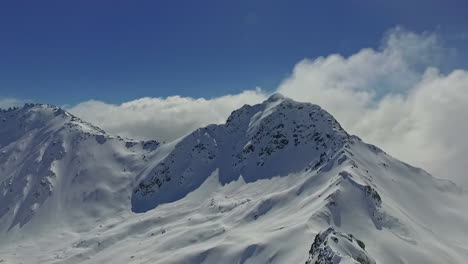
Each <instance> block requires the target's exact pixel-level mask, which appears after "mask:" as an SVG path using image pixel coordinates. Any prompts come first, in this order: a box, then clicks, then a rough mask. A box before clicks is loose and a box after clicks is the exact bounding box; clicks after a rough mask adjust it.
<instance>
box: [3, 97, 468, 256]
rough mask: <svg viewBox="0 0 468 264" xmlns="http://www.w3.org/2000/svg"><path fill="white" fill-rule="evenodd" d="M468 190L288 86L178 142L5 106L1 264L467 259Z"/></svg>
mask: <svg viewBox="0 0 468 264" xmlns="http://www.w3.org/2000/svg"><path fill="white" fill-rule="evenodd" d="M155 114H157V113H155ZM155 138H157V135H155ZM467 198H468V195H467V193H466V191H465V190H463V189H461V188H460V187H458V186H456V185H455V184H454V183H452V182H449V181H446V180H440V179H436V178H434V177H432V176H431V175H430V174H428V173H427V172H425V171H424V170H422V169H419V168H415V167H412V166H410V165H408V164H406V163H403V162H401V161H398V160H396V159H394V158H393V157H391V156H390V155H388V154H386V153H385V152H384V151H383V150H381V149H379V148H378V147H375V146H373V145H370V144H366V143H364V142H363V141H361V140H360V139H359V138H358V137H357V136H353V135H349V134H348V133H347V132H346V131H345V130H344V129H343V128H342V127H341V126H340V124H339V123H338V122H337V121H336V120H335V119H334V118H333V116H331V115H330V114H329V113H327V112H326V111H325V110H323V109H322V108H321V107H319V106H317V105H313V104H309V103H299V102H295V101H293V100H291V99H288V98H285V97H283V96H281V95H279V94H275V95H272V96H271V97H270V98H269V99H268V100H266V101H265V102H263V103H261V104H258V105H253V106H250V105H245V106H243V107H242V108H240V109H238V110H236V111H234V112H233V113H232V114H231V116H230V117H229V118H228V120H227V121H226V123H225V124H221V125H210V126H207V127H204V128H200V129H197V130H196V131H194V132H193V133H191V134H189V135H187V136H185V137H183V138H180V139H178V140H175V141H174V142H169V143H160V142H157V141H145V142H141V141H134V140H130V139H124V138H120V137H118V136H112V135H109V134H107V133H106V132H104V131H102V130H101V129H99V128H97V127H95V126H93V125H91V124H89V123H86V122H85V121H83V120H80V119H78V118H76V117H74V116H73V115H71V114H69V113H67V112H66V111H64V110H62V109H60V108H57V107H55V106H49V105H25V106H24V107H23V108H19V109H12V110H9V111H5V110H3V111H1V112H0V263H2V264H3V263H27V264H28V263H57V264H58V263H187V264H191V263H197V264H198V263H207V264H208V263H213V264H215V263H216V264H218V263H281V264H284V263H306V264H311V263H324V264H325V263H361V264H362V263H369V264H373V263H465V262H466V259H468V213H467V212H468V210H467V209H468V206H467V205H466V201H468V200H467Z"/></svg>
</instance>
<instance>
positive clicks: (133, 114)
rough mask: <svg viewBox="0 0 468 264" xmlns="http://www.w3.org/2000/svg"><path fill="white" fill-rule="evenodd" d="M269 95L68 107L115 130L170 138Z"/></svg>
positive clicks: (247, 93)
mask: <svg viewBox="0 0 468 264" xmlns="http://www.w3.org/2000/svg"><path fill="white" fill-rule="evenodd" d="M265 98H266V97H265V94H264V93H263V92H262V91H261V90H260V89H256V90H251V91H245V92H242V93H240V94H236V95H226V96H222V97H217V98H213V99H204V98H199V99H194V98H189V97H180V96H170V97H167V98H149V97H145V98H141V99H138V100H134V101H130V102H126V103H123V104H121V105H112V104H106V103H104V102H100V101H87V102H84V103H80V104H78V105H76V106H74V107H73V108H70V109H68V110H69V111H70V112H71V113H73V114H74V115H76V116H78V117H81V118H83V119H84V120H86V121H89V122H91V123H93V124H96V125H98V126H100V127H101V128H103V129H104V130H106V131H107V132H109V133H111V134H116V135H120V136H124V137H128V138H134V139H157V140H161V141H170V140H174V139H176V138H178V137H181V136H184V135H186V134H188V133H190V132H192V131H193V130H195V129H197V128H199V127H203V126H206V125H209V124H213V123H215V124H219V123H223V122H225V121H226V119H227V118H228V116H229V114H230V113H231V112H232V111H233V110H235V109H237V108H240V107H242V106H243V105H244V104H256V103H259V102H261V101H263V100H264V99H265Z"/></svg>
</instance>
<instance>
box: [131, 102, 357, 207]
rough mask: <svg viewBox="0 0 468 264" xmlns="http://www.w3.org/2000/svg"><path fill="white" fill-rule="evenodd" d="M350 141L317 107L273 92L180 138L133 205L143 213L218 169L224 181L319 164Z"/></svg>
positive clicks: (190, 188)
mask: <svg viewBox="0 0 468 264" xmlns="http://www.w3.org/2000/svg"><path fill="white" fill-rule="evenodd" d="M349 140H350V137H349V135H348V134H347V133H346V132H345V131H344V130H343V129H342V128H341V126H340V125H339V124H338V122H337V121H336V120H335V119H334V118H333V117H332V116H331V115H330V114H328V113H327V112H326V111H324V110H322V109H321V108H320V107H319V106H317V105H312V104H307V103H297V102H294V101H292V100H290V99H286V98H284V97H282V96H280V95H273V96H272V97H270V98H269V99H268V100H267V101H265V102H264V103H262V104H259V105H255V106H249V105H245V106H243V107H242V108H240V109H239V110H236V111H234V112H233V113H232V114H231V116H230V117H229V118H228V119H227V122H226V124H225V125H211V126H208V127H205V128H200V129H198V130H196V131H195V132H194V133H192V134H190V135H188V136H187V137H186V138H184V139H183V140H182V141H180V142H179V143H178V144H177V145H176V147H175V149H174V151H173V152H172V153H170V154H169V155H168V156H167V158H165V159H164V160H163V161H162V162H161V163H159V164H157V166H156V167H155V168H154V169H153V170H152V171H151V172H150V173H149V174H148V175H146V177H145V178H143V179H142V181H141V182H140V183H139V185H138V186H137V187H136V188H135V190H134V195H133V197H132V206H133V208H134V211H136V212H142V211H147V210H148V209H152V208H154V207H156V206H157V205H158V204H160V203H167V202H173V201H175V200H178V199H180V198H183V197H184V196H185V195H187V194H188V193H189V192H191V191H193V190H195V189H196V188H197V187H198V186H200V185H201V184H202V183H203V182H204V181H205V180H206V178H208V176H209V175H210V174H211V172H212V171H214V170H215V169H218V170H219V178H220V181H221V183H222V184H225V183H229V182H231V181H234V180H236V179H237V178H238V177H239V176H240V175H242V177H243V179H244V180H245V181H247V182H253V181H256V180H259V179H262V178H271V177H273V176H281V175H283V176H284V175H288V174H290V173H295V172H300V171H303V170H311V169H316V168H317V167H318V166H320V165H321V164H322V163H323V162H324V161H325V160H326V159H329V157H331V156H333V154H334V153H335V152H336V151H338V150H339V149H341V148H342V147H343V146H344V144H345V143H346V142H348V141H349ZM285 160H287V161H288V164H287V165H286V164H284V161H285Z"/></svg>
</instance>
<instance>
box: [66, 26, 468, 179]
mask: <svg viewBox="0 0 468 264" xmlns="http://www.w3.org/2000/svg"><path fill="white" fill-rule="evenodd" d="M451 54H453V53H452V51H451V50H449V49H446V48H444V47H443V45H441V40H440V39H439V38H438V36H437V35H436V34H431V33H422V34H416V33H413V32H408V31H405V30H404V29H402V28H395V29H393V30H391V31H389V32H387V34H386V35H385V37H384V38H383V40H382V44H381V46H380V48H379V49H370V48H367V49H362V50H361V51H359V52H357V53H355V54H354V55H352V56H349V57H343V56H341V55H339V54H333V55H329V56H327V57H319V58H316V59H311V60H310V59H306V60H303V61H301V62H299V63H298V64H297V65H296V66H295V67H294V70H293V72H292V74H291V76H290V77H289V78H287V79H286V80H284V82H283V83H282V84H281V85H280V86H279V87H278V89H277V90H278V91H279V92H281V93H283V94H284V95H286V96H289V97H291V98H293V99H296V100H298V101H308V102H312V103H315V104H319V105H321V106H322V107H323V108H325V109H326V110H328V111H329V112H330V113H331V114H333V115H334V116H335V117H336V118H337V119H338V121H340V123H341V124H342V125H343V127H344V128H346V129H347V130H348V131H349V132H350V133H353V134H356V135H358V136H360V137H361V138H363V139H364V140H365V141H367V142H370V143H373V144H376V145H378V146H380V147H382V148H383V149H384V150H386V151H387V152H389V153H390V154H392V155H394V156H396V157H397V158H399V159H402V160H403V161H406V162H408V163H410V164H413V165H415V166H420V167H423V168H425V169H426V170H429V171H430V172H432V173H433V174H435V175H436V176H438V177H442V178H449V179H453V180H456V181H458V182H464V183H466V184H468V175H467V173H466V172H467V171H468V168H467V165H466V162H465V159H466V157H468V140H467V139H466V138H465V137H466V135H468V121H467V120H468V118H467V116H468V72H466V71H464V70H456V71H453V72H451V73H447V74H442V73H440V72H439V70H438V69H437V66H438V65H441V64H442V62H443V61H444V57H445V56H449V55H451ZM265 96H266V95H265V93H264V92H262V91H260V90H256V91H245V92H243V93H240V94H237V95H228V96H223V97H219V98H213V99H193V98H187V97H179V96H173V97H168V98H142V99H139V100H135V101H131V102H127V103H124V104H122V105H111V104H106V103H103V102H98V101H88V102H84V103H81V104H79V105H77V106H75V107H73V108H71V109H70V111H71V112H72V113H74V114H76V115H77V116H80V117H82V118H83V119H85V120H88V121H90V122H92V123H95V124H97V125H99V126H101V127H102V128H104V129H105V130H107V131H108V132H111V133H114V134H118V135H122V136H127V137H132V138H140V139H143V138H145V139H147V138H156V139H160V140H171V139H174V138H176V137H179V136H182V135H185V134H187V133H189V132H191V131H192V130H194V129H195V128H198V127H200V126H204V125H207V124H210V123H222V122H224V121H225V119H226V118H227V117H228V115H229V114H230V112H231V111H232V110H234V109H236V108H239V107H241V106H242V105H243V104H254V103H257V102H260V101H262V100H263V99H265Z"/></svg>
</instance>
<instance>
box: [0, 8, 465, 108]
mask: <svg viewBox="0 0 468 264" xmlns="http://www.w3.org/2000/svg"><path fill="white" fill-rule="evenodd" d="M467 14H468V3H467V2H466V0H458V1H456V0H445V1H443V0H440V1H434V0H424V1H423V0H418V1H415V0H413V1H403V0H395V1H383V0H341V1H340V0H335V1H325V0H322V1H313V0H309V1H275V0H270V1H267V0H265V1H260V0H245V1H244V0H236V1H227V0H225V1H224V0H199V1H198V0H197V1H195V0H190V1H180V0H172V1H158V0H152V1H145V0H139V1H110V0H80V1H69V0H57V1H49V0H41V1H37V0H34V1H22V0H10V1H1V2H0V97H15V98H22V99H30V100H33V101H36V102H41V103H52V104H57V105H64V104H75V103H78V102H82V101H85V100H89V99H97V100H103V101H106V102H108V103H121V102H124V101H128V100H131V99H135V98H140V97H144V96H168V95H175V94H178V95H183V96H192V97H213V96H218V95H224V94H227V93H236V92H239V91H241V90H246V89H253V88H254V87H256V86H260V87H262V88H264V89H266V90H273V89H274V88H276V86H277V85H278V84H279V82H280V81H281V80H282V79H283V78H284V77H285V76H287V75H288V74H289V73H290V71H291V70H292V68H293V66H294V64H296V63H297V62H298V61H299V60H301V59H303V58H306V57H308V58H314V57H317V56H321V55H328V54H330V53H341V54H343V55H349V54H352V53H355V52H356V51H358V50H359V49H361V48H363V47H374V48H375V47H377V46H378V45H379V43H380V40H381V37H382V34H383V33H384V32H386V31H387V30H388V29H390V28H392V27H394V26H396V25H402V26H404V27H406V28H407V29H409V30H414V31H417V32H420V31H424V30H429V31H434V30H437V31H440V32H442V33H443V34H447V35H450V34H457V33H458V32H466V30H467V29H468V15H467ZM448 39H449V41H450V38H448ZM451 44H452V45H455V46H456V45H458V44H460V43H457V41H455V40H454V41H453V43H451ZM465 44H466V43H465Z"/></svg>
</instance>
